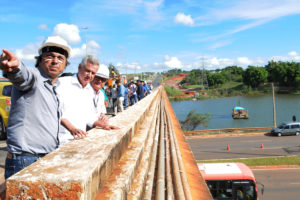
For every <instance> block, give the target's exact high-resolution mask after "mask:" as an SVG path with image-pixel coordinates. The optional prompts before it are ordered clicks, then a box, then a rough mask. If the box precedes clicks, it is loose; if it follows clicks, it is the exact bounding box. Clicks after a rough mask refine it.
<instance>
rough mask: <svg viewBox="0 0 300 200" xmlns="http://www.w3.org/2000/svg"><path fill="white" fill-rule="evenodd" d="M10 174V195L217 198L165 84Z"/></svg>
mask: <svg viewBox="0 0 300 200" xmlns="http://www.w3.org/2000/svg"><path fill="white" fill-rule="evenodd" d="M110 123H111V124H113V125H116V126H118V127H120V129H118V130H111V131H106V130H103V129H99V128H94V129H92V130H90V131H89V134H88V137H86V138H84V139H80V140H74V141H72V142H70V143H68V144H66V145H64V146H62V147H60V148H58V149H57V150H55V151H54V152H52V153H50V154H48V155H47V156H45V157H44V158H42V159H40V160H39V161H37V162H36V163H34V164H32V165H30V166H28V167H27V168H25V169H24V170H22V171H20V172H19V173H17V174H15V175H14V176H12V177H10V178H9V179H8V180H7V182H6V198H7V199H72V200H76V199H88V200H89V199H113V200H118V199H120V200H123V199H149V200H150V199H154V198H155V199H167V198H168V199H173V198H175V199H197V200H198V199H205V200H209V199H212V197H211V194H210V192H209V190H208V188H207V186H206V184H205V182H204V181H203V179H202V177H201V175H200V172H199V170H198V168H197V165H196V162H195V159H194V157H193V154H192V152H191V150H190V149H189V146H188V144H187V143H186V142H185V139H184V136H183V132H182V131H181V129H180V125H179V123H178V120H177V119H176V116H175V114H174V112H173V110H172V107H171V105H170V102H169V101H168V98H167V96H166V94H165V92H164V89H163V88H162V87H159V88H158V89H156V90H154V91H153V92H152V93H151V95H149V96H147V97H146V98H144V99H143V100H141V101H139V102H138V103H137V104H135V105H134V106H131V107H129V108H128V109H126V110H125V111H124V112H122V113H119V114H118V115H117V116H115V117H113V118H111V119H110Z"/></svg>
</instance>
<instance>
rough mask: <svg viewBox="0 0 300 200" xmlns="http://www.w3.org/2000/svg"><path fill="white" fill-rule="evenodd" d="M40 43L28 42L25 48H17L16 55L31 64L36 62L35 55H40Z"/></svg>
mask: <svg viewBox="0 0 300 200" xmlns="http://www.w3.org/2000/svg"><path fill="white" fill-rule="evenodd" d="M39 47H40V44H38V43H36V44H28V45H27V46H25V47H24V48H23V49H16V52H15V54H16V56H17V57H18V58H19V59H20V60H22V61H25V62H29V63H31V64H33V63H35V56H37V55H38V48H39Z"/></svg>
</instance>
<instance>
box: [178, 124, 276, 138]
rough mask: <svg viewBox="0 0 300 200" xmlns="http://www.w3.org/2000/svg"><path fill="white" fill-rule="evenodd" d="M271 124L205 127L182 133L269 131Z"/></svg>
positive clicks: (188, 134) (187, 134)
mask: <svg viewBox="0 0 300 200" xmlns="http://www.w3.org/2000/svg"><path fill="white" fill-rule="evenodd" d="M272 128H274V127H273V126H267V127H248V128H222V129H205V130H193V131H184V134H185V135H186V136H192V135H201V134H207V133H217V134H218V133H228V132H233V133H237V132H243V133H249V132H253V131H264V132H269V131H270V130H271V129H272Z"/></svg>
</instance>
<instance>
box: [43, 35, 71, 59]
mask: <svg viewBox="0 0 300 200" xmlns="http://www.w3.org/2000/svg"><path fill="white" fill-rule="evenodd" d="M51 51H55V52H58V53H61V54H63V55H65V56H66V58H68V57H70V54H71V48H70V46H69V45H68V43H67V42H66V41H65V40H64V39H63V38H61V37H59V36H50V37H48V38H47V39H46V40H45V41H44V42H43V44H42V46H41V47H40V48H39V54H40V55H42V53H44V52H51Z"/></svg>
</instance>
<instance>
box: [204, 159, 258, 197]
mask: <svg viewBox="0 0 300 200" xmlns="http://www.w3.org/2000/svg"><path fill="white" fill-rule="evenodd" d="M198 168H199V170H200V172H201V175H202V177H203V179H204V180H205V181H206V184H207V186H208V188H209V190H210V192H211V194H212V196H213V198H214V199H215V200H217V199H218V200H219V199H222V200H225V199H226V200H258V194H257V184H256V180H255V177H254V175H253V173H252V171H251V169H250V168H249V167H247V166H246V165H245V164H244V163H204V164H203V163H201V164H200V163H199V164H198ZM262 193H263V188H262Z"/></svg>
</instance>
